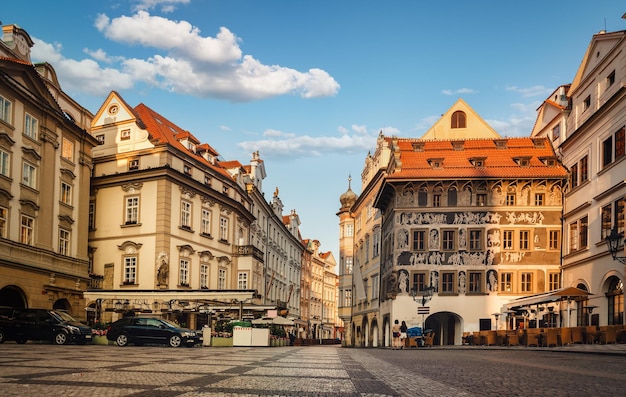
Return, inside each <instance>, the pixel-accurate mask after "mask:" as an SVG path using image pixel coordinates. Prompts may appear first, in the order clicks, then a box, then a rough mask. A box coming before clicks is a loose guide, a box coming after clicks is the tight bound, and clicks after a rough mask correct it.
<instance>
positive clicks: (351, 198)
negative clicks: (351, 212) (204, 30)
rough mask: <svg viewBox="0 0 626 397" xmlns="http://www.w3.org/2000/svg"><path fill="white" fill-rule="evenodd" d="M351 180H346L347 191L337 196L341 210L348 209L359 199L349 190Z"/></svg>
mask: <svg viewBox="0 0 626 397" xmlns="http://www.w3.org/2000/svg"><path fill="white" fill-rule="evenodd" d="M351 181H352V178H348V190H347V191H346V192H345V193H344V194H342V195H341V196H339V202H340V203H341V208H350V207H352V206H353V205H354V203H355V202H356V200H357V199H358V198H359V196H357V194H356V193H354V192H353V191H352V189H351V188H350V182H351Z"/></svg>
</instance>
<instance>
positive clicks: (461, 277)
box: [459, 272, 467, 294]
mask: <svg viewBox="0 0 626 397" xmlns="http://www.w3.org/2000/svg"><path fill="white" fill-rule="evenodd" d="M466 281H467V280H466V276H465V272H459V294H465V285H466Z"/></svg>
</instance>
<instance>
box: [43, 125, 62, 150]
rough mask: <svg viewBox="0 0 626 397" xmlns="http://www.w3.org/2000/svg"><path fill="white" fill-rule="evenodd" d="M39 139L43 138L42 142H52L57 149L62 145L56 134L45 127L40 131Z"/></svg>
mask: <svg viewBox="0 0 626 397" xmlns="http://www.w3.org/2000/svg"><path fill="white" fill-rule="evenodd" d="M39 139H41V141H42V142H47V143H50V144H51V145H52V146H53V147H54V148H55V149H58V148H59V146H60V145H59V142H58V141H57V136H56V134H54V133H53V132H51V131H50V130H48V129H45V128H42V129H41V132H40V133H39Z"/></svg>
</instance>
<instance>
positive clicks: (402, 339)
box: [400, 320, 409, 349]
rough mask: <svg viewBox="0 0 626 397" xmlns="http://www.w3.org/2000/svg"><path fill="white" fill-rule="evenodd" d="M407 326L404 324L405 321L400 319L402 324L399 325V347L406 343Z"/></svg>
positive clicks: (401, 347) (402, 347)
mask: <svg viewBox="0 0 626 397" xmlns="http://www.w3.org/2000/svg"><path fill="white" fill-rule="evenodd" d="M408 329H409V327H407V326H406V321H404V320H402V324H401V325H400V349H404V346H405V345H406V338H407V335H406V333H407V331H408Z"/></svg>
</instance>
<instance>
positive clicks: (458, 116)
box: [450, 110, 467, 128]
mask: <svg viewBox="0 0 626 397" xmlns="http://www.w3.org/2000/svg"><path fill="white" fill-rule="evenodd" d="M465 119H466V116H465V112H462V111H460V110H457V111H456V112H454V113H452V117H451V118H450V128H466V126H467V125H466V120H465Z"/></svg>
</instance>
